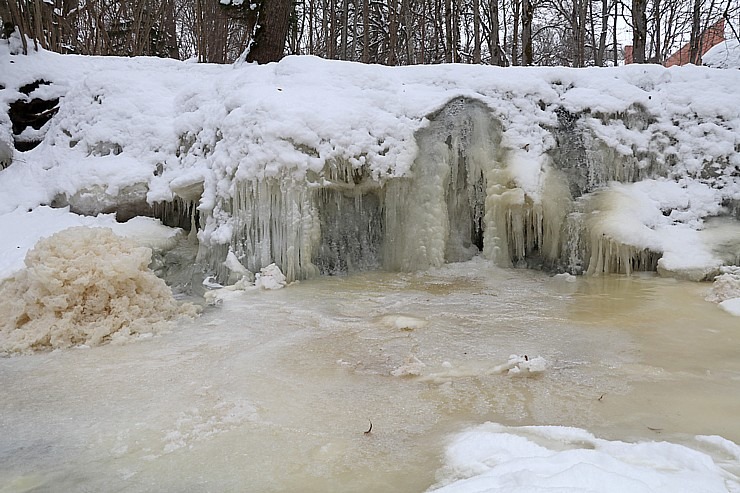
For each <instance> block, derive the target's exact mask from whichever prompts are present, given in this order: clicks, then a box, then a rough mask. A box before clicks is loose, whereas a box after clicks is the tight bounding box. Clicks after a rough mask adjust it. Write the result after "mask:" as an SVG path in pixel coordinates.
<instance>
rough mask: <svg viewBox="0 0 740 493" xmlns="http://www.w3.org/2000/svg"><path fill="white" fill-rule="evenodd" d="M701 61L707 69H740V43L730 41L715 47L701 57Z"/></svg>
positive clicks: (733, 40)
mask: <svg viewBox="0 0 740 493" xmlns="http://www.w3.org/2000/svg"><path fill="white" fill-rule="evenodd" d="M701 61H702V63H703V64H704V65H706V66H707V67H712V68H725V69H740V41H738V40H737V39H728V40H725V41H724V42H723V43H719V44H718V45H715V46H713V47H712V48H711V49H710V50H709V51H707V52H706V53H705V54H704V55H703V56H702V57H701Z"/></svg>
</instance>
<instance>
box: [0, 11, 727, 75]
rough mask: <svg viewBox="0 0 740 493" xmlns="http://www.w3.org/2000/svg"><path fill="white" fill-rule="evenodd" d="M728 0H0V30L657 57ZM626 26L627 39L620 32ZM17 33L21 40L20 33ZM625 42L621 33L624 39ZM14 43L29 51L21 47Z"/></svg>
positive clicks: (517, 57) (171, 50) (195, 52)
mask: <svg viewBox="0 0 740 493" xmlns="http://www.w3.org/2000/svg"><path fill="white" fill-rule="evenodd" d="M739 3H740V0H253V1H250V0H128V1H121V0H0V18H2V20H3V23H4V25H3V32H4V36H5V37H8V36H9V35H10V34H11V33H12V32H13V31H14V30H15V29H17V30H18V31H20V32H21V33H23V34H25V35H27V36H29V38H30V39H32V40H33V41H32V42H31V43H32V45H33V46H31V47H30V48H31V49H32V48H35V47H36V46H40V47H43V48H45V49H49V50H53V51H58V52H61V53H80V54H94V55H120V56H137V55H153V56H162V57H171V58H183V59H184V58H192V57H197V59H198V60H199V61H201V62H213V63H228V62H232V61H234V60H236V59H238V58H239V57H240V56H242V57H244V58H245V59H246V60H248V61H256V62H261V63H262V62H269V61H274V60H279V59H280V58H281V57H282V56H283V55H284V54H312V55H317V56H321V57H324V58H330V59H339V60H352V61H360V62H365V63H379V64H385V65H410V64H433V63H451V62H456V63H487V64H491V65H501V66H505V65H565V66H573V67H584V66H604V65H615V64H618V63H620V60H621V59H622V57H623V48H624V47H623V46H622V44H631V45H632V46H633V52H632V53H633V59H634V62H636V63H662V62H663V61H665V60H666V58H667V57H668V56H669V55H670V54H671V53H672V52H673V51H675V50H676V49H677V48H678V47H680V46H681V45H683V44H686V43H689V44H690V46H691V53H692V60H694V59H698V56H697V54H699V53H700V51H701V39H702V36H701V35H702V33H703V32H704V31H705V30H706V29H708V28H709V27H710V26H712V25H713V24H714V23H716V22H717V21H718V20H720V19H722V18H724V19H726V22H727V23H728V25H729V26H737V25H738V20H739V18H738V16H739V15H740V10H739V8H738V4H739ZM625 31H631V33H632V34H631V39H628V40H625V39H624V36H623V34H624V32H625ZM22 39H23V41H24V42H25V39H26V38H25V37H22ZM625 41H626V42H625ZM24 49H26V50H27V49H29V47H28V46H25V45H24Z"/></svg>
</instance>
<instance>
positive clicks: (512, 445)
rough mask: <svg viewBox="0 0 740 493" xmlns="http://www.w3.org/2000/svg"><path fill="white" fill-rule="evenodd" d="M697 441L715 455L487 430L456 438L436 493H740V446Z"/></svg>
mask: <svg viewBox="0 0 740 493" xmlns="http://www.w3.org/2000/svg"><path fill="white" fill-rule="evenodd" d="M697 439H698V440H697V448H705V445H706V446H709V448H710V451H711V452H713V454H712V455H710V454H709V453H705V452H702V451H699V450H695V449H692V448H689V447H687V446H684V445H678V444H673V443H667V442H637V443H625V442H620V441H608V440H603V439H599V438H596V437H594V436H593V435H592V434H590V433H588V432H586V431H584V430H581V429H577V428H566V427H556V426H525V427H506V426H502V425H498V424H494V423H487V424H484V425H481V426H478V427H476V428H473V429H471V430H469V431H466V432H463V433H460V434H458V435H457V436H455V437H454V439H453V440H452V443H451V444H450V445H449V446H448V448H447V451H446V466H445V467H444V469H442V471H440V473H439V481H440V483H442V484H444V486H441V487H439V488H436V489H434V488H433V489H432V490H431V491H435V492H439V493H453V492H455V493H483V492H486V493H493V492H506V493H518V492H521V493H524V492H528V493H531V492H535V491H536V492H548V491H553V492H555V491H568V492H575V491H577V492H583V493H586V492H593V493H609V492H614V493H624V492H630V493H639V492H644V493H658V492H665V493H698V492H702V493H710V492H716V493H728V492H737V491H740V478H738V476H737V475H736V474H735V473H733V472H731V471H733V470H734V471H735V472H737V470H738V467H740V456H738V455H737V450H738V447H737V445H735V444H733V443H731V442H729V443H728V441H727V440H723V439H721V438H719V437H697ZM717 439H719V441H718V440H717ZM733 451H734V452H733ZM728 452H733V453H732V454H731V455H730V457H729V458H728V457H727V455H728ZM714 456H717V457H718V458H715V457H714Z"/></svg>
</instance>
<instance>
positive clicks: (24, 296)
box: [0, 227, 195, 352]
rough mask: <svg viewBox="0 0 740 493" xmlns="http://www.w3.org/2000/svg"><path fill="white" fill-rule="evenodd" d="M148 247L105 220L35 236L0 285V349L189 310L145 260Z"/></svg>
mask: <svg viewBox="0 0 740 493" xmlns="http://www.w3.org/2000/svg"><path fill="white" fill-rule="evenodd" d="M150 261H151V250H150V249H149V248H146V247H137V246H136V245H135V244H134V243H133V242H131V241H130V240H127V239H124V238H121V237H119V236H116V235H115V234H114V233H113V231H112V230H110V229H108V228H88V227H73V228H69V229H65V230H63V231H60V232H58V233H56V234H54V235H52V236H51V237H48V238H45V239H42V240H41V241H39V242H38V243H37V244H36V246H35V247H34V248H33V249H32V250H30V251H29V252H28V254H27V255H26V259H25V265H26V267H25V269H23V270H21V271H20V272H18V273H16V275H15V276H14V277H12V278H10V279H8V280H6V281H5V282H4V283H3V284H2V285H0V351H2V352H32V351H37V350H44V349H51V348H68V347H73V346H78V345H91V346H95V345H100V344H105V343H107V342H120V341H124V340H127V339H130V338H133V337H146V336H149V335H152V334H154V333H157V332H160V331H162V330H165V329H166V328H168V326H169V323H168V322H169V321H170V320H172V319H174V318H175V317H177V316H179V315H185V314H188V315H193V314H194V311H195V310H194V308H193V307H192V305H182V306H181V305H179V304H178V303H177V302H176V301H175V299H174V298H173V297H172V292H171V291H170V289H169V288H168V287H167V285H166V284H165V283H164V281H162V280H161V279H159V278H157V277H156V276H155V275H154V274H153V273H152V272H151V271H150V270H149V268H148V265H149V262H150Z"/></svg>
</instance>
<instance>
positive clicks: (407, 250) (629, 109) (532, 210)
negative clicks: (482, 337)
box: [0, 47, 740, 284]
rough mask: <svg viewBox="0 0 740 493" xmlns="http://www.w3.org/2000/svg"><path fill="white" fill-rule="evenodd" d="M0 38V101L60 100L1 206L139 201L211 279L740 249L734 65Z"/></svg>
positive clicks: (572, 264) (695, 256) (711, 266)
mask: <svg viewBox="0 0 740 493" xmlns="http://www.w3.org/2000/svg"><path fill="white" fill-rule="evenodd" d="M0 57H1V58H3V59H7V58H10V57H13V58H14V60H13V62H14V68H15V69H14V71H13V73H12V74H3V75H2V76H1V77H0V78H2V80H0V83H3V85H5V86H6V88H7V89H6V90H4V91H3V95H2V96H0V110H7V108H9V106H10V105H11V104H13V103H14V102H15V101H27V100H29V99H30V98H31V97H34V98H39V99H44V100H48V101H56V100H58V101H59V103H58V112H57V113H56V115H55V116H54V117H53V118H52V120H51V121H50V122H48V123H47V124H45V125H44V126H43V128H41V129H39V132H38V133H39V135H37V136H36V137H38V138H39V139H42V140H41V143H40V144H39V145H38V146H37V147H36V148H35V149H33V150H31V151H28V152H26V153H24V155H23V163H25V164H21V162H20V161H18V160H17V159H16V161H17V163H18V164H19V165H18V166H16V165H15V164H11V165H10V166H8V168H7V169H5V170H3V171H2V173H3V174H2V179H0V193H1V194H2V196H3V197H4V200H3V202H2V203H0V213H1V214H8V213H11V212H12V211H14V210H15V209H17V208H18V207H22V208H26V209H33V208H36V207H38V206H39V205H40V204H48V205H53V206H67V207H69V208H70V210H71V211H72V212H76V213H79V214H90V215H95V214H97V213H100V212H114V211H115V212H116V213H117V214H118V216H119V219H121V220H124V219H126V218H128V217H132V216H136V215H153V216H156V217H158V218H161V219H162V220H163V222H164V223H165V224H167V225H169V226H177V227H181V228H184V229H186V230H189V231H191V232H197V238H198V253H197V259H196V262H197V265H198V266H199V268H200V269H202V270H203V277H206V276H214V278H215V279H216V280H217V281H218V282H219V283H221V284H231V283H234V282H237V281H238V280H239V279H240V278H241V277H243V276H244V275H249V274H247V272H249V273H257V272H259V271H260V270H261V269H262V268H265V267H267V266H269V265H271V264H273V263H274V264H276V265H277V266H278V267H279V268H280V270H281V271H282V272H283V273H284V275H285V277H286V281H287V282H291V281H293V280H295V279H302V278H308V277H311V276H314V275H317V274H341V273H346V272H352V271H358V270H369V269H378V268H381V269H389V270H416V269H425V268H428V267H435V266H439V265H441V264H443V263H445V262H456V261H461V260H467V259H470V258H471V257H472V256H474V255H477V254H482V255H483V256H484V257H486V258H488V259H490V260H491V261H492V262H494V263H496V264H498V265H501V266H526V267H536V268H545V269H549V270H552V271H554V272H568V273H571V274H581V273H588V274H592V275H598V274H602V273H624V274H629V273H631V272H633V271H641V270H657V271H658V272H659V273H661V274H662V275H669V276H676V277H684V278H689V279H696V280H701V279H711V278H712V277H713V276H715V275H716V274H717V273H718V272H719V267H721V266H722V265H731V264H733V263H737V261H738V260H737V258H738V256H740V252H738V248H737V244H738V243H740V240H738V237H739V236H740V221H738V212H737V211H738V205H737V204H738V203H740V183H738V179H737V177H738V172H739V171H738V170H739V169H740V157H738V156H740V154H738V152H737V151H738V149H740V132H738V129H740V111H738V109H737V108H740V96H739V95H738V93H737V91H736V88H737V85H738V82H739V81H740V73H737V71H719V70H713V69H708V68H701V67H680V68H671V69H664V68H662V67H657V66H639V67H638V66H633V67H619V68H613V69H589V70H569V69H564V68H547V69H545V68H543V69H540V70H533V69H527V68H522V69H520V68H508V69H506V70H502V69H499V68H496V67H474V66H470V67H463V66H441V67H403V68H392V67H372V66H363V65H359V64H349V63H347V64H345V63H334V62H332V61H325V60H319V59H316V58H312V57H287V58H285V59H284V60H283V61H281V62H280V63H278V64H271V65H266V66H255V65H245V64H242V65H238V66H234V67H219V66H212V65H205V64H202V65H201V64H186V63H181V62H177V61H173V60H155V59H132V60H123V59H114V58H110V59H96V58H91V57H90V58H86V57H77V58H73V57H64V56H60V55H55V54H52V53H47V52H43V51H42V52H39V53H34V54H32V55H29V56H27V57H15V56H13V55H10V54H9V52H8V51H7V47H0ZM121 73H126V74H127V75H126V77H124V78H122V77H120V74H121ZM41 75H43V81H44V82H45V83H44V84H40V83H39V84H38V85H36V86H34V89H33V91H32V92H28V94H26V93H25V92H23V91H22V88H24V87H30V86H29V84H32V85H33V84H34V83H35V81H36V82H37V81H39V80H40V78H41ZM707 80H710V81H711V84H712V91H705V90H703V89H702V88H703V87H704V85H705V84H706V81H707ZM339 82H341V83H339ZM31 95H32V96H31ZM143 95H145V96H143ZM5 113H7V111H0V115H2V116H0V129H2V131H0V142H4V141H6V140H8V138H7V137H6V136H5V134H7V132H6V129H7V126H8V124H9V122H8V121H6V120H7V118H6V116H5ZM16 137H17V136H16ZM13 138H15V137H13ZM14 152H15V153H17V152H18V151H17V150H16V151H14ZM18 155H19V154H14V156H18ZM12 159H13V157H11V161H12ZM5 161H7V159H5ZM20 190H23V192H22V193H21V192H20ZM716 216H722V217H724V218H725V224H724V226H722V228H723V231H724V233H722V235H719V236H718V235H717V234H715V233H714V232H712V231H710V230H712V228H713V227H712V225H711V224H710V221H708V220H707V219H708V218H712V217H716ZM728 239H729V240H728ZM728 242H729V243H728ZM728 245H729V247H728Z"/></svg>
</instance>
